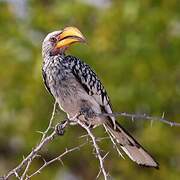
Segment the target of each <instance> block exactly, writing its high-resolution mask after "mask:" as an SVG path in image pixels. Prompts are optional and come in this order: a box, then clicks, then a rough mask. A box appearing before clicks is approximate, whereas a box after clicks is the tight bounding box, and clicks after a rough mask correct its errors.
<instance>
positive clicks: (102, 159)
mask: <svg viewBox="0 0 180 180" xmlns="http://www.w3.org/2000/svg"><path fill="white" fill-rule="evenodd" d="M78 124H79V125H80V126H81V127H83V128H84V129H85V130H86V131H87V133H88V134H89V136H90V137H91V139H92V142H93V146H94V148H95V150H96V155H97V157H98V159H99V164H100V170H101V172H102V174H103V176H104V179H105V180H107V178H108V174H107V172H106V170H105V168H104V158H103V157H102V156H101V154H100V149H99V146H98V144H97V143H96V138H95V136H94V135H93V134H92V132H91V130H90V128H89V127H88V126H87V125H86V124H85V123H83V122H81V121H80V120H78ZM98 174H99V173H98Z"/></svg>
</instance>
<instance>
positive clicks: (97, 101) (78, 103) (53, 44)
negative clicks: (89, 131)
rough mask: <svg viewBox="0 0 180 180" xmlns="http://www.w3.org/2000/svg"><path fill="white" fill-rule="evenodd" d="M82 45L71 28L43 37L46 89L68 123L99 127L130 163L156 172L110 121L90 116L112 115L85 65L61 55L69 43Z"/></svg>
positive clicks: (139, 148)
mask: <svg viewBox="0 0 180 180" xmlns="http://www.w3.org/2000/svg"><path fill="white" fill-rule="evenodd" d="M84 41H85V38H84V36H83V35H82V33H81V32H80V31H79V30H78V29H77V28H75V27H67V28H65V29H63V30H60V31H54V32H52V33H49V34H48V35H47V36H46V38H45V39H44V41H43V44H42V57H43V68H42V72H43V78H44V82H45V85H46V87H47V89H48V90H49V92H50V93H51V94H52V95H53V96H54V98H55V100H56V101H57V102H58V104H59V106H60V108H61V109H62V110H63V111H64V112H66V113H67V116H68V118H69V119H70V120H71V119H73V121H75V120H76V118H79V119H80V120H81V121H84V122H85V123H86V124H89V125H91V126H92V127H93V126H94V127H95V126H97V125H100V124H103V125H104V126H105V127H106V129H107V130H108V131H109V133H110V134H111V135H112V136H113V137H114V138H115V139H116V141H117V143H118V144H119V145H120V146H121V148H122V149H123V150H124V152H125V153H126V154H127V155H128V156H129V158H130V159H132V160H133V161H135V162H136V163H137V164H139V165H144V166H149V167H155V168H158V163H157V162H156V161H155V160H154V159H153V158H152V156H151V155H150V154H149V153H148V152H147V151H146V150H144V149H143V148H142V146H141V145H140V144H139V143H138V142H137V141H136V140H135V139H134V138H133V137H132V136H131V135H129V133H128V132H127V131H126V130H125V129H124V128H123V127H122V126H121V125H120V124H119V123H118V122H117V121H116V120H115V118H114V117H102V116H93V114H101V113H103V112H104V113H112V108H111V105H110V101H109V97H108V95H107V93H106V90H105V89H104V87H103V85H102V84H101V82H100V80H99V79H98V77H97V76H96V74H95V73H94V71H93V70H92V69H91V68H90V67H89V66H88V65H87V64H85V63H84V62H83V61H81V60H80V59H78V58H76V57H74V56H70V55H67V56H66V55H65V50H66V49H67V48H68V47H69V46H70V45H71V44H72V43H75V42H84Z"/></svg>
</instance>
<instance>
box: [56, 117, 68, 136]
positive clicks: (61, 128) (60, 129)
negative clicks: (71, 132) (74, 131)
mask: <svg viewBox="0 0 180 180" xmlns="http://www.w3.org/2000/svg"><path fill="white" fill-rule="evenodd" d="M68 123H69V120H68V119H66V120H64V121H63V122H60V123H58V124H57V125H56V126H55V131H56V134H57V135H59V136H62V135H64V133H65V128H66V126H67V125H68Z"/></svg>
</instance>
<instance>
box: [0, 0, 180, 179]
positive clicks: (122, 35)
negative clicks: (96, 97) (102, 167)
mask: <svg viewBox="0 0 180 180" xmlns="http://www.w3.org/2000/svg"><path fill="white" fill-rule="evenodd" d="M20 1H21V0H20ZM20 1H16V2H20ZM12 2H13V1H5V0H3V1H0V62H1V65H0V142H1V143H0V174H1V175H2V174H4V173H6V172H7V171H8V170H10V169H12V168H13V167H14V166H15V165H17V164H18V163H19V162H20V161H21V160H22V157H23V155H26V154H27V153H28V152H29V151H30V150H31V148H32V147H33V146H34V145H35V144H36V143H37V142H38V140H39V139H40V134H38V133H36V131H42V130H44V129H45V127H46V126H47V124H48V120H49V118H50V116H51V111H52V106H53V98H52V97H51V96H50V95H49V94H48V92H47V91H46V90H45V88H44V85H43V81H42V76H41V64H42V58H41V43H42V41H43V38H44V37H45V36H46V34H47V33H48V32H51V31H54V30H57V29H61V28H63V27H66V26H72V25H74V26H76V27H78V28H79V29H80V30H81V31H82V32H83V34H84V35H85V36H86V37H87V39H88V45H79V44H76V45H74V46H72V47H71V48H70V50H69V51H68V54H72V55H74V56H77V57H79V58H81V59H82V60H84V61H85V62H87V63H88V64H90V65H91V66H92V67H93V69H94V70H95V71H96V72H97V74H98V76H99V77H100V79H101V80H102V82H103V84H104V85H105V87H106V89H107V91H108V93H109V96H110V97H111V101H112V104H113V107H114V110H115V111H125V112H135V113H149V114H151V115H156V116H161V115H162V113H163V112H165V116H166V117H167V118H168V119H171V120H174V121H177V122H178V121H179V118H180V3H179V1H178V0H171V1H170V0H145V1H141V0H136V1H134V0H111V1H109V3H107V6H103V5H104V4H102V7H101V6H95V5H94V4H92V3H87V2H86V0H74V1H73V0H69V1H66V0H53V1H51V0H29V1H28V0H27V1H24V7H21V8H20V9H19V10H18V9H17V8H15V7H17V6H18V3H17V4H16V3H15V4H13V3H12ZM88 2H90V1H88ZM23 8H24V10H23ZM21 12H22V13H21ZM64 116H65V115H64V113H57V114H56V121H59V120H62V119H63V117H64ZM119 122H121V123H122V124H123V125H124V126H125V127H126V129H128V130H129V131H130V132H131V133H132V134H133V135H134V136H135V137H137V139H139V140H140V142H141V143H142V144H143V145H144V146H145V147H146V148H147V149H148V150H149V151H150V152H151V153H152V154H153V155H154V156H155V157H156V159H157V161H158V162H159V163H160V170H159V171H156V170H153V169H145V168H141V167H138V166H136V165H135V164H134V163H132V162H131V161H130V160H128V158H126V160H123V159H122V158H120V157H118V155H117V153H116V152H115V150H113V148H112V144H111V143H110V142H109V141H107V140H106V141H105V140H104V141H103V142H102V143H101V147H103V149H104V150H105V151H106V152H107V151H110V152H111V153H110V154H109V155H108V157H107V159H106V165H107V168H108V171H109V172H110V174H111V175H112V177H113V179H126V180H130V179H138V180H144V179H147V180H148V179H158V180H165V179H168V180H170V179H172V180H178V179H180V129H179V128H178V127H173V128H171V127H169V126H167V125H165V124H162V123H159V122H154V123H153V126H151V125H150V122H145V121H137V122H134V123H132V122H131V121H129V120H127V119H123V118H119ZM95 131H97V132H96V133H97V134H98V135H101V136H105V134H104V133H103V131H102V129H101V128H98V129H97V130H95ZM84 133H85V132H84V131H83V130H81V129H80V128H79V127H70V128H69V129H68V130H67V131H66V133H65V135H64V136H63V137H60V138H58V139H57V140H55V141H54V142H53V143H52V144H50V145H49V146H48V147H47V148H46V149H44V150H43V152H42V154H43V155H44V156H45V157H47V158H52V157H54V156H55V155H58V154H59V153H61V152H63V151H64V149H65V148H66V147H72V146H76V145H77V144H78V143H80V142H79V141H80V140H79V138H78V137H79V136H80V135H82V134H84ZM81 141H82V140H81ZM63 161H64V164H65V166H64V167H63V166H61V165H60V164H58V163H57V164H54V165H52V166H50V167H48V168H46V169H45V170H44V171H43V173H42V174H40V175H38V176H36V177H34V178H33V179H66V180H68V178H69V179H73V178H72V177H71V175H74V176H75V179H78V180H79V179H87V180H92V179H95V177H96V175H97V173H98V171H99V169H98V162H97V159H95V157H94V155H93V154H92V148H91V146H89V145H88V146H86V147H84V148H83V149H82V150H80V151H78V152H74V153H72V154H70V155H69V156H66V157H65V158H64V159H63ZM41 164H42V161H40V160H39V161H38V160H37V161H36V162H35V163H34V166H33V167H32V170H33V169H35V168H37V167H38V166H40V165H41Z"/></svg>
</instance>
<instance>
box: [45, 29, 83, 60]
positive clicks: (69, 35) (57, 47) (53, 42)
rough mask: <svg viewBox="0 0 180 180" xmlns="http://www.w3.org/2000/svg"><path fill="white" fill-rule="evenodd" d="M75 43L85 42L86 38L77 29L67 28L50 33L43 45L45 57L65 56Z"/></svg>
mask: <svg viewBox="0 0 180 180" xmlns="http://www.w3.org/2000/svg"><path fill="white" fill-rule="evenodd" d="M75 42H85V37H84V36H83V35H82V33H81V32H80V31H79V30H78V29H77V28H76V27H66V28H64V29H63V30H60V31H54V32H52V33H49V34H48V35H47V36H46V37H45V39H44V41H43V44H42V53H43V56H44V55H50V56H55V55H58V54H63V53H64V52H65V50H66V49H67V48H68V47H69V46H70V45H71V44H73V43H75Z"/></svg>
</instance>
